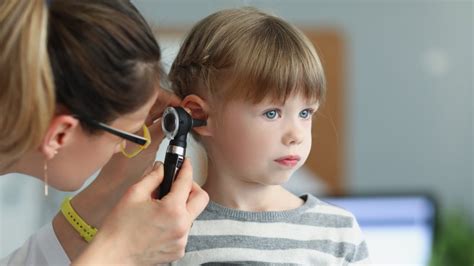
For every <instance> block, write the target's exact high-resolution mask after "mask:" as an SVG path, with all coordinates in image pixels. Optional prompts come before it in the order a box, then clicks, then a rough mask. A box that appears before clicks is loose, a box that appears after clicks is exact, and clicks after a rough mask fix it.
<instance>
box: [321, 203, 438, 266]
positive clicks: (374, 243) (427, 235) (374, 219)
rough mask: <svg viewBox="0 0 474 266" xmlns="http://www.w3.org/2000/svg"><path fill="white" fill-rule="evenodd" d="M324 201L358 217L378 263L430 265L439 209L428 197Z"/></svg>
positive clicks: (371, 252)
mask: <svg viewBox="0 0 474 266" xmlns="http://www.w3.org/2000/svg"><path fill="white" fill-rule="evenodd" d="M321 200H323V201H326V202H329V203H331V204H333V205H336V206H339V207H342V208H344V209H346V210H348V211H350V212H352V213H353V214H354V215H355V217H356V218H357V221H358V222H359V225H360V227H361V229H362V232H363V234H364V236H365V239H366V242H367V246H368V248H369V255H370V258H371V261H372V262H373V263H374V264H404V265H406V264H410V265H428V264H429V260H430V257H431V253H432V244H433V238H434V232H435V224H436V215H437V213H436V212H437V208H436V204H435V202H434V200H433V198H431V197H429V196H428V195H414V194H413V195H360V196H345V197H325V198H321Z"/></svg>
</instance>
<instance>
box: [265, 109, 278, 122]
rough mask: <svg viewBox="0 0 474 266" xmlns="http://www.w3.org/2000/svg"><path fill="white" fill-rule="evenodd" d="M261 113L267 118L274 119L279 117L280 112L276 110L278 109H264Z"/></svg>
mask: <svg viewBox="0 0 474 266" xmlns="http://www.w3.org/2000/svg"><path fill="white" fill-rule="evenodd" d="M263 115H264V116H265V118H267V119H269V120H275V119H276V118H278V117H280V113H279V112H278V110H270V111H266V112H265V113H263Z"/></svg>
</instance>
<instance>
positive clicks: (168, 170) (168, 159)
mask: <svg viewBox="0 0 474 266" xmlns="http://www.w3.org/2000/svg"><path fill="white" fill-rule="evenodd" d="M183 160H184V156H182V155H179V154H176V153H171V152H167V153H166V156H165V163H164V176H163V182H161V184H160V186H159V187H158V189H157V191H156V195H155V198H157V199H161V198H163V197H164V196H166V194H168V193H169V192H170V190H171V185H172V184H173V181H174V179H175V178H176V175H177V174H178V173H179V170H180V169H181V166H182V165H183Z"/></svg>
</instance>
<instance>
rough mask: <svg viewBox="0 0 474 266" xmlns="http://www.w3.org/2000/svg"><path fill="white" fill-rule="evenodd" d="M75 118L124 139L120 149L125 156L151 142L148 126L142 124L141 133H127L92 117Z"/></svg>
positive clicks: (135, 153) (130, 155) (131, 154)
mask: <svg viewBox="0 0 474 266" xmlns="http://www.w3.org/2000/svg"><path fill="white" fill-rule="evenodd" d="M75 117H76V118H77V119H79V120H81V121H83V122H85V123H88V124H89V125H91V126H94V127H96V128H99V129H102V130H105V131H107V132H109V133H110V134H113V135H115V136H118V137H120V138H122V139H124V140H126V141H124V142H122V144H121V145H120V151H121V152H122V154H123V155H124V156H125V157H127V158H133V157H135V156H137V155H138V154H139V153H140V152H141V151H143V150H144V149H146V148H148V146H149V145H150V143H151V136H150V131H149V130H148V127H147V126H145V125H143V132H141V135H137V134H132V133H128V132H126V131H123V130H120V129H117V128H113V127H111V126H109V125H107V124H105V123H102V122H98V121H95V120H93V119H87V118H84V117H81V116H75Z"/></svg>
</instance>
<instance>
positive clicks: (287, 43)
mask: <svg viewBox="0 0 474 266" xmlns="http://www.w3.org/2000/svg"><path fill="white" fill-rule="evenodd" d="M170 79H171V81H172V83H173V89H174V91H175V92H176V93H177V94H178V95H179V96H181V97H182V98H183V102H182V104H183V106H184V107H186V108H188V109H189V110H190V111H191V113H192V116H193V117H194V118H198V119H205V120H207V126H204V127H199V128H195V129H194V133H193V134H194V136H195V137H196V138H197V140H198V141H199V142H200V143H201V144H202V145H203V146H204V148H205V150H206V152H207V155H208V175H207V179H206V182H205V184H204V185H203V188H204V189H205V190H206V191H207V192H208V194H209V196H210V199H211V202H210V203H209V205H208V206H207V208H206V209H205V211H204V212H203V213H202V214H201V215H200V216H199V217H198V219H197V220H196V221H195V222H194V224H193V227H192V229H191V232H190V236H189V239H188V244H187V247H186V254H185V256H184V258H183V259H182V260H180V261H178V262H176V264H182V265H197V264H207V263H218V264H222V263H232V264H252V265H261V264H283V263H284V264H291V265H293V264H304V265H340V264H344V265H346V264H352V263H367V262H368V252H367V247H366V244H365V242H364V240H363V238H362V235H361V231H360V229H359V226H358V224H357V222H356V220H355V218H354V216H353V215H352V214H351V213H349V212H347V211H345V210H342V209H340V208H337V207H335V206H332V205H329V204H327V203H324V202H322V201H320V200H318V199H317V198H315V197H314V196H312V195H309V194H306V195H303V196H301V197H297V196H295V195H293V194H291V193H290V192H288V191H286V190H285V189H284V188H283V187H282V186H281V185H282V184H283V183H284V182H286V181H287V180H288V179H289V177H290V176H291V174H293V173H294V172H295V171H296V170H297V169H298V168H299V167H301V166H302V165H303V164H304V162H305V160H306V158H307V157H308V154H309V152H310V149H311V138H312V136H311V126H312V116H313V114H314V112H315V111H316V110H317V109H318V107H319V105H320V103H321V101H322V99H323V98H324V94H325V79H324V73H323V69H322V66H321V63H320V61H319V58H318V55H317V54H316V52H315V50H314V48H313V47H312V45H311V43H310V42H309V41H308V39H307V38H306V37H305V36H304V35H303V34H302V33H301V32H300V31H299V30H297V29H296V28H294V27H293V26H291V25H289V24H288V23H287V22H285V21H283V20H282V19H280V18H277V17H274V16H271V15H268V14H265V13H262V12H261V11H258V10H256V9H253V8H241V9H230V10H223V11H220V12H217V13H214V14H212V15H210V16H208V17H206V18H205V19H203V20H202V21H200V22H199V23H198V24H197V25H196V26H194V28H193V29H192V30H191V32H190V33H189V35H188V36H187V38H186V40H185V41H184V43H183V46H182V47H181V50H180V51H179V53H178V55H177V58H176V60H175V62H174V63H173V66H172V68H171V71H170Z"/></svg>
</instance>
